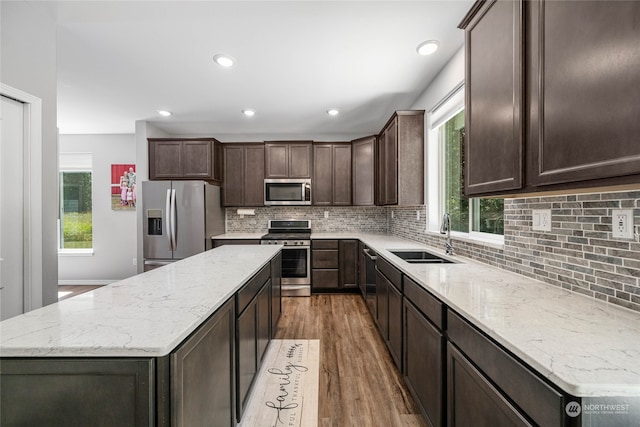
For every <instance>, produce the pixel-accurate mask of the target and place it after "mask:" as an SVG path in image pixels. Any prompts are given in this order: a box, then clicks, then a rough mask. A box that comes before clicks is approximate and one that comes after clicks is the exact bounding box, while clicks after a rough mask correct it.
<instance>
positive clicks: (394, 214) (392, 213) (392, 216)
mask: <svg viewBox="0 0 640 427" xmlns="http://www.w3.org/2000/svg"><path fill="white" fill-rule="evenodd" d="M395 216H396V213H395V212H394V211H391V219H393V218H395Z"/></svg>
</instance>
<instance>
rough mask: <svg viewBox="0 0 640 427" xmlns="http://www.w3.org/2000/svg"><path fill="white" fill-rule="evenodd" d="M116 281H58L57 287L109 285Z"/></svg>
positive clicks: (116, 280)
mask: <svg viewBox="0 0 640 427" xmlns="http://www.w3.org/2000/svg"><path fill="white" fill-rule="evenodd" d="M118 281H119V280H118V279H113V280H58V286H59V285H109V284H111V283H113V282H118Z"/></svg>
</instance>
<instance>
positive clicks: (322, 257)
mask: <svg viewBox="0 0 640 427" xmlns="http://www.w3.org/2000/svg"><path fill="white" fill-rule="evenodd" d="M311 258H312V260H311V266H312V268H338V251H337V250H322V251H315V250H314V251H312V252H311Z"/></svg>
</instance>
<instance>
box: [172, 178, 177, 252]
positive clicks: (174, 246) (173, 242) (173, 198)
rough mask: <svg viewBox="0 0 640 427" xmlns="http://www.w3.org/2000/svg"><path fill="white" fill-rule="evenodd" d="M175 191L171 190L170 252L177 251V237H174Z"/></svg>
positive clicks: (175, 223) (175, 222)
mask: <svg viewBox="0 0 640 427" xmlns="http://www.w3.org/2000/svg"><path fill="white" fill-rule="evenodd" d="M176 214H177V212H176V190H175V189H173V190H171V250H174V251H175V250H177V249H178V237H177V235H176V225H177V221H176Z"/></svg>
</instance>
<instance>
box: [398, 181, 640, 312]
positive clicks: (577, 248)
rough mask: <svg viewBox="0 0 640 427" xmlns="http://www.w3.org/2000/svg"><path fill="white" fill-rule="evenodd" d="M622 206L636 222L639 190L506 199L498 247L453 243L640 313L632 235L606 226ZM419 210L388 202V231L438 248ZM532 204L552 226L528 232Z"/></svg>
mask: <svg viewBox="0 0 640 427" xmlns="http://www.w3.org/2000/svg"><path fill="white" fill-rule="evenodd" d="M620 208H621V209H634V216H635V221H634V223H635V224H636V228H637V227H638V226H639V225H640V191H627V192H613V193H593V194H579V195H569V196H543V197H531V198H519V199H505V204H504V209H505V210H504V230H505V231H504V233H505V234H504V246H502V245H495V244H489V243H487V244H484V243H481V242H477V241H471V240H469V239H457V238H455V237H453V246H454V247H455V250H456V252H457V253H458V254H460V255H463V256H466V257H469V258H472V259H476V260H478V261H481V262H485V263H487V264H491V265H493V266H495V267H499V268H502V269H505V270H508V271H512V272H515V273H518V274H522V275H524V276H527V277H531V278H533V279H538V280H541V281H543V282H546V283H549V284H552V285H555V286H559V287H562V288H564V289H568V290H571V291H573V292H578V293H581V294H584V295H587V296H590V297H592V298H597V299H600V300H604V301H608V302H610V303H612V304H616V305H620V306H623V307H626V308H629V309H632V310H635V311H640V243H638V241H637V240H636V239H637V235H636V237H635V238H634V239H620V238H613V237H612V232H611V230H612V209H620ZM388 209H389V208H388ZM420 209H421V210H422V211H423V212H424V206H410V207H400V208H399V207H394V208H393V212H394V218H390V215H389V232H390V233H391V234H394V235H398V236H401V237H405V238H407V239H411V240H417V241H419V242H422V243H425V244H428V245H431V246H435V247H438V248H442V247H443V245H444V236H442V235H440V234H439V233H433V232H425V228H426V221H425V219H422V220H416V214H415V212H416V210H420ZM532 209H551V224H552V229H551V231H550V232H540V231H533V229H532ZM389 212H391V210H390V209H389Z"/></svg>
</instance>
